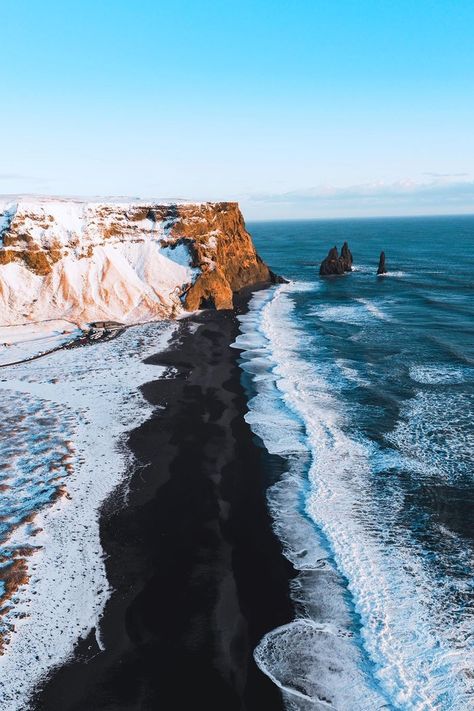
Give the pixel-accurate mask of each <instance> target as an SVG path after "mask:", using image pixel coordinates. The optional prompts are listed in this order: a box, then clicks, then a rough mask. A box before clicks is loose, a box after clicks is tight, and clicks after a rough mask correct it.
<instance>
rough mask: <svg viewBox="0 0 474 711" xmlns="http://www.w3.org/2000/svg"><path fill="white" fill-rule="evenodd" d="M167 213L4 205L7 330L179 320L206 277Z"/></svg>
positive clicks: (28, 201)
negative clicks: (48, 323)
mask: <svg viewBox="0 0 474 711" xmlns="http://www.w3.org/2000/svg"><path fill="white" fill-rule="evenodd" d="M165 206H166V203H165ZM162 208H163V203H161V204H157V205H155V206H154V205H153V204H150V203H145V202H142V201H136V202H119V201H117V202H115V201H109V200H108V201H107V202H104V201H99V200H97V201H94V200H92V201H90V200H88V201H87V202H84V201H80V200H74V199H65V198H54V199H53V198H32V197H26V198H13V197H12V198H8V197H5V196H4V197H0V252H1V253H2V254H0V256H2V255H3V262H2V263H1V264H0V319H1V323H2V324H8V325H14V324H17V323H22V322H24V321H45V320H47V319H57V318H62V319H66V320H68V321H73V322H74V323H76V324H77V325H79V326H80V325H84V324H86V323H88V322H90V321H98V320H115V321H121V322H124V323H138V322H144V321H148V320H151V319H154V318H163V317H168V316H170V315H176V314H177V313H179V312H180V311H181V310H182V307H181V302H180V299H179V295H180V294H181V293H182V291H183V289H184V288H185V287H186V286H187V285H190V284H191V283H192V282H193V281H194V279H195V278H196V276H197V273H198V271H199V270H196V269H193V268H192V266H191V261H192V258H191V255H190V254H189V251H188V249H187V247H186V246H185V245H183V244H181V245H178V246H177V247H175V246H174V245H173V243H172V240H171V241H170V231H171V228H172V226H173V224H174V222H173V219H172V218H163V217H160V215H161V214H163V213H162V212H160V210H162ZM165 213H166V210H165ZM35 261H36V262H37V263H38V264H39V265H40V266H39V268H38V267H36V268H35V267H34V266H32V264H33V263H34V262H35ZM28 262H30V263H28ZM50 268H51V271H49V269H50Z"/></svg>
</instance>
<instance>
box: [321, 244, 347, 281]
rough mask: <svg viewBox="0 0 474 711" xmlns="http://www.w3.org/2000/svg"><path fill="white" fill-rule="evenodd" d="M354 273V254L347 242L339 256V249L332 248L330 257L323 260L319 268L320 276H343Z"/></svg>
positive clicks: (329, 253)
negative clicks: (346, 273)
mask: <svg viewBox="0 0 474 711" xmlns="http://www.w3.org/2000/svg"><path fill="white" fill-rule="evenodd" d="M351 271H352V253H351V251H350V249H349V245H348V244H347V242H344V244H343V245H342V249H341V254H340V255H339V252H338V249H337V247H332V248H331V249H330V250H329V252H328V256H327V257H326V258H325V259H323V261H322V262H321V266H320V267H319V275H320V276H333V275H341V274H344V273H345V272H351Z"/></svg>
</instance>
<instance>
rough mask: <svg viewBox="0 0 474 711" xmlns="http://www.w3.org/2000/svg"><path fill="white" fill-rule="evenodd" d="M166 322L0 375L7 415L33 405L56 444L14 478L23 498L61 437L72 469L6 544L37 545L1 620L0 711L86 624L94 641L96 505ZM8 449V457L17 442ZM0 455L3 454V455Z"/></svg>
mask: <svg viewBox="0 0 474 711" xmlns="http://www.w3.org/2000/svg"><path fill="white" fill-rule="evenodd" d="M174 328H175V325H170V324H167V323H163V322H162V323H151V324H147V325H145V326H137V327H132V328H130V329H128V330H127V331H126V332H125V333H124V334H123V335H122V336H121V337H120V338H118V339H115V340H113V341H109V342H104V343H100V344H97V345H96V346H94V347H86V348H77V349H72V350H66V351H60V352H57V353H54V354H52V355H50V356H47V357H45V358H43V359H41V360H37V361H34V362H30V363H28V364H22V365H19V366H15V367H14V368H10V369H7V370H3V371H1V374H2V375H3V379H2V380H1V382H0V388H1V389H0V401H1V402H2V405H4V406H5V407H7V408H8V412H9V413H10V414H11V416H12V417H14V415H15V413H16V412H18V413H21V411H22V410H26V411H28V412H29V413H34V412H35V411H36V410H37V411H38V412H41V411H43V412H44V413H46V414H48V416H49V417H50V418H51V419H52V420H53V424H54V422H57V423H58V426H57V427H56V429H55V427H52V426H51V425H50V424H48V425H47V426H46V423H43V430H44V429H45V428H47V429H48V432H50V437H51V436H52V434H54V433H56V440H55V442H54V443H53V444H52V445H51V447H50V449H51V450H52V451H51V452H50V453H49V455H48V457H47V458H44V460H41V459H40V460H39V461H38V462H37V469H36V472H35V479H34V480H33V479H32V478H31V477H30V479H31V481H28V482H25V484H24V488H25V490H26V491H28V492H29V495H30V497H31V496H33V495H34V494H35V492H36V493H37V492H38V490H41V480H42V478H44V480H45V481H47V471H48V466H47V465H48V463H49V462H50V461H53V463H54V462H55V461H56V460H58V458H60V456H61V455H62V453H63V450H64V447H65V444H66V442H67V441H70V442H71V443H72V445H73V448H74V456H73V457H72V460H71V463H72V464H73V467H74V469H73V471H72V472H71V473H67V472H65V471H64V470H63V469H60V471H59V475H60V476H61V477H62V481H64V483H65V484H66V487H67V491H68V494H69V497H70V498H61V499H59V500H58V501H57V502H56V503H55V504H53V505H52V506H50V507H46V508H45V507H43V508H42V509H41V510H40V512H39V514H38V515H37V517H36V518H35V520H34V528H35V529H36V531H37V532H36V535H35V536H34V537H33V538H32V534H33V533H34V531H32V527H31V525H30V524H25V525H24V526H21V527H19V528H17V529H16V530H15V531H14V533H13V534H12V536H11V538H10V540H9V542H8V545H10V546H15V545H19V544H24V543H25V542H26V543H28V542H32V543H33V544H34V545H36V546H42V549H41V550H40V551H39V552H37V553H35V554H34V555H33V556H32V557H31V558H30V559H29V574H30V575H31V579H30V583H29V584H28V585H26V586H23V587H22V588H20V590H19V591H18V593H17V595H16V596H15V597H14V599H13V601H12V602H13V608H12V611H11V612H10V614H9V621H10V622H11V623H12V624H14V626H15V628H16V630H15V632H14V633H13V634H12V639H11V643H10V645H9V647H8V648H7V651H6V654H5V655H4V656H3V657H1V658H0V708H1V709H2V711H20V710H22V709H26V708H27V699H28V696H29V694H30V693H31V692H32V690H33V688H34V686H35V684H37V683H38V682H39V680H40V679H41V678H42V677H43V676H44V675H45V674H46V673H47V672H48V670H49V669H51V667H53V666H55V665H58V664H60V663H63V662H64V661H65V660H66V659H67V658H68V657H69V656H70V655H71V653H72V650H73V646H74V643H75V642H76V641H77V639H78V638H79V637H84V636H86V635H87V634H88V633H89V632H90V631H91V630H93V629H94V628H95V629H96V636H97V639H98V642H99V643H100V631H99V623H100V616H101V613H102V610H103V608H104V604H105V602H106V599H107V597H108V596H109V594H110V589H109V584H108V582H107V579H106V575H105V567H104V560H103V552H102V549H101V546H100V539H99V507H100V506H101V504H102V503H103V502H104V500H105V499H106V498H107V497H108V496H109V495H110V494H111V492H112V491H113V490H114V488H115V487H116V486H117V485H118V484H119V483H120V482H122V481H123V480H124V479H123V478H124V475H125V472H126V471H127V465H129V464H130V461H129V455H128V454H127V450H126V448H125V447H124V446H123V445H122V444H121V441H122V440H121V438H122V436H123V435H124V434H125V433H126V432H127V431H128V430H130V429H131V428H132V427H135V426H138V425H139V424H140V423H141V422H142V421H143V420H144V419H146V417H147V416H148V415H149V414H150V412H151V407H150V406H149V405H148V404H147V403H146V402H145V401H144V399H143V398H142V396H141V394H140V392H139V390H138V387H139V386H140V385H141V384H142V383H144V382H146V381H147V380H151V379H152V378H154V377H157V376H159V375H160V374H161V373H162V372H163V369H162V368H160V367H157V366H150V365H145V364H144V363H143V362H142V360H143V359H144V358H145V357H146V356H147V355H149V354H151V353H155V352H157V351H159V350H162V349H163V348H164V346H165V344H166V342H167V340H168V339H169V337H170V336H171V334H172V332H173V330H174ZM31 417H33V414H31V415H30V419H31ZM59 423H60V424H61V429H58V427H59ZM27 424H28V427H27V428H23V430H22V433H21V432H19V433H17V440H18V437H20V439H21V436H24V438H25V442H24V446H25V447H26V449H29V448H30V447H31V446H32V445H33V443H34V442H35V441H36V440H37V439H38V437H41V436H42V429H41V422H39V423H38V422H37V423H36V425H35V423H34V422H33V423H32V422H31V421H28V423H27ZM51 427H52V428H51ZM51 432H52V434H51ZM13 449H14V450H15V452H16V454H17V455H18V453H19V452H20V449H21V447H20V443H19V444H18V447H17V448H16V449H15V448H14V447H13ZM2 455H3V456H4V457H5V456H7V458H8V452H7V453H6V455H5V452H4V451H3V452H2ZM20 455H21V452H20ZM6 463H7V464H8V465H9V466H10V469H11V477H10V484H12V486H17V485H18V482H15V478H14V477H15V474H16V475H17V476H19V473H18V457H17V459H16V462H15V460H14V458H13V457H11V458H10V461H7V462H6ZM25 466H26V464H25ZM20 473H21V472H20ZM35 487H36V488H35ZM12 491H13V489H12ZM38 529H41V530H40V531H38Z"/></svg>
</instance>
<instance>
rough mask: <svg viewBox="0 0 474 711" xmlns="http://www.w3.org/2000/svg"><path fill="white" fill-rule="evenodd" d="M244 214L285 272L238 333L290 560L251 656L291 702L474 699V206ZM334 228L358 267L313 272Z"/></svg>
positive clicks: (353, 710) (364, 704)
mask: <svg viewBox="0 0 474 711" xmlns="http://www.w3.org/2000/svg"><path fill="white" fill-rule="evenodd" d="M249 230H250V231H251V233H252V236H253V238H254V241H255V243H256V246H257V248H258V250H259V252H260V254H261V255H262V257H263V258H264V260H265V261H266V262H267V263H268V264H269V265H270V266H271V267H272V268H273V269H274V271H276V272H278V273H281V274H283V275H285V276H286V277H287V278H289V279H291V280H292V281H291V283H290V284H289V285H287V286H286V285H285V286H281V287H276V288H275V289H273V290H272V291H271V292H268V291H267V292H260V293H258V294H257V295H256V296H255V297H254V299H253V302H252V305H251V310H250V313H249V314H248V315H247V316H245V317H243V318H242V336H241V337H240V339H239V345H240V346H241V347H242V348H244V349H245V353H244V355H243V362H242V367H243V369H244V371H245V374H246V378H247V384H248V386H249V388H250V390H249V393H250V395H251V399H250V402H249V408H250V411H249V415H248V421H249V422H250V424H251V425H252V427H253V429H254V431H255V432H256V434H258V435H259V436H260V437H261V438H262V440H263V441H264V443H265V445H266V446H267V447H268V449H269V450H270V451H272V452H275V453H279V454H281V455H283V456H285V457H286V458H287V461H288V462H289V465H288V474H287V475H286V476H285V477H283V479H282V481H281V482H279V483H278V484H277V485H275V486H274V487H273V489H272V490H271V491H270V497H269V501H270V506H271V509H272V512H273V515H274V521H275V528H276V531H277V533H278V535H279V536H280V538H281V539H282V541H283V544H284V547H285V552H286V554H287V556H288V557H289V558H290V559H291V560H292V562H293V563H294V565H295V567H296V568H297V569H298V570H299V571H300V573H299V575H298V577H297V578H296V581H295V583H294V587H293V597H294V599H295V602H296V603H297V610H298V616H297V619H296V621H295V622H294V623H293V624H292V625H289V626H288V627H287V628H283V629H280V630H275V631H274V632H273V633H271V634H270V635H268V636H267V638H265V639H264V640H263V641H262V643H261V645H260V646H259V648H258V649H257V650H256V659H257V662H258V663H259V664H260V666H261V668H262V669H263V670H264V671H265V672H266V673H268V674H269V675H270V676H271V677H272V678H273V679H274V681H275V682H276V683H278V684H279V685H280V686H281V687H282V689H283V690H284V694H285V698H286V699H287V701H288V703H289V704H293V708H298V709H299V708H302V709H306V708H311V709H313V708H319V707H320V708H327V705H328V704H329V705H330V706H333V707H335V708H337V709H340V710H341V711H342V710H343V709H344V710H345V709H347V710H348V711H359V710H360V711H365V710H366V709H378V708H390V709H459V710H460V711H461V710H463V711H464V709H470V708H474V595H473V580H474V577H473V576H474V556H473V548H474V481H473V479H474V217H442V218H410V219H408V218H406V219H405V218H403V219H370V220H340V221H311V222H309V221H304V222H280V223H276V222H271V223H270V222H269V223H255V224H251V225H249ZM344 240H347V241H348V242H349V246H350V248H351V250H352V253H353V255H354V267H355V270H354V272H352V273H351V274H348V275H346V276H344V277H337V278H329V279H328V278H326V279H320V278H319V276H318V268H319V263H320V261H321V259H322V258H323V257H324V256H325V255H326V253H327V251H328V249H329V247H331V246H333V245H334V244H336V245H338V247H341V245H342V243H343V241H344ZM382 249H383V250H385V253H386V257H387V266H388V270H389V273H388V275H387V276H384V277H379V278H377V277H376V275H375V273H376V269H377V263H378V257H379V254H380V251H381V250H382ZM315 704H316V706H315Z"/></svg>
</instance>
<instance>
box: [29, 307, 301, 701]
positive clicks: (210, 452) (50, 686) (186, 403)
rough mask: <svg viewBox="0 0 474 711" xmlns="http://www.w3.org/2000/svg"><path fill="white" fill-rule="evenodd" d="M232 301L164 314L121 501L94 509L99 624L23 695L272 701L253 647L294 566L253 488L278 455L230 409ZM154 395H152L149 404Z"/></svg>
mask: <svg viewBox="0 0 474 711" xmlns="http://www.w3.org/2000/svg"><path fill="white" fill-rule="evenodd" d="M243 309H245V303H244V302H242V304H241V306H239V307H238V308H237V312H236V313H234V312H229V311H206V312H202V313H201V314H199V315H196V316H193V317H189V318H188V319H185V320H183V321H182V322H180V323H179V324H178V328H177V331H176V332H175V335H174V336H173V338H172V340H171V342H170V344H169V345H168V348H167V349H166V350H165V351H164V352H162V353H158V354H157V355H155V356H152V357H151V358H148V359H147V360H146V361H145V362H146V363H147V364H155V365H160V366H164V367H167V368H168V369H169V371H168V373H167V375H166V376H165V377H163V378H161V379H158V380H154V381H151V382H149V383H147V384H146V385H144V386H142V388H141V390H142V393H143V395H144V397H145V399H146V400H147V401H148V403H149V404H151V405H152V406H154V407H155V408H156V409H155V410H154V412H153V415H152V416H151V418H150V419H148V420H147V421H146V422H145V423H144V424H142V425H141V426H139V427H138V428H136V429H135V430H133V431H132V432H131V433H130V435H129V440H128V444H129V447H130V449H131V451H132V453H133V454H134V456H135V457H136V461H137V465H136V466H135V467H134V469H135V471H134V473H133V476H132V479H131V482H130V483H129V485H128V488H129V498H128V505H127V506H126V507H125V508H123V507H121V506H120V504H119V499H120V495H121V494H120V492H119V491H116V492H115V495H113V496H112V497H111V498H109V500H108V502H107V504H106V505H105V507H104V508H103V511H102V515H101V524H100V525H101V541H102V545H103V548H104V552H105V555H106V560H105V565H106V570H107V578H108V581H109V584H110V586H111V588H112V589H113V590H114V592H113V594H112V596H111V597H110V598H109V600H108V602H107V604H106V608H105V612H104V616H103V619H102V624H101V630H100V633H101V638H102V641H103V643H104V646H105V651H102V652H101V651H100V649H99V647H98V643H97V641H96V638H95V631H94V630H93V631H92V632H91V634H90V635H89V637H88V638H87V640H83V641H81V642H80V643H79V644H78V645H77V648H76V653H75V656H74V658H73V660H71V662H69V663H68V664H66V665H65V666H63V667H60V668H59V669H57V670H56V671H55V672H53V673H52V675H51V677H50V679H49V680H48V681H47V682H46V683H45V685H44V687H43V688H42V689H41V690H40V691H39V692H38V693H37V695H36V697H34V703H33V708H34V709H36V710H37V711H52V709H57V708H61V709H62V711H68V710H70V711H76V710H77V711H78V710H79V709H84V708H87V709H88V710H89V711H94V709H102V710H104V709H129V710H130V711H132V710H135V709H136V710H137V711H138V709H143V710H146V709H155V708H161V709H187V708H190V707H191V705H198V704H199V705H203V704H204V707H205V708H206V709H207V710H208V711H211V710H212V709H216V711H217V709H219V711H222V709H226V711H227V710H228V711H232V710H233V709H236V710H242V711H243V710H244V709H245V710H246V711H247V710H248V711H253V710H255V711H256V710H257V709H259V710H260V709H262V708H265V709H269V711H279V710H280V709H283V702H282V699H281V694H280V691H279V690H278V688H277V687H276V686H275V685H274V684H273V683H272V682H271V681H270V679H269V678H268V677H267V676H266V675H265V674H263V672H261V671H260V669H259V668H258V667H257V665H256V663H255V661H254V659H253V650H254V648H255V647H256V645H257V644H258V642H259V641H260V639H261V638H262V637H263V635H264V634H266V633H267V632H269V631H270V630H272V629H274V628H275V627H278V626H280V625H283V624H285V623H288V622H290V621H291V620H292V619H293V617H294V614H293V604H292V602H291V600H290V596H289V581H290V579H291V578H292V577H293V575H294V571H293V568H292V566H291V564H290V563H289V562H288V561H287V560H286V559H285V558H284V557H283V554H282V551H281V545H280V542H279V541H278V540H277V538H276V536H275V534H274V533H273V530H272V522H271V518H270V514H269V511H268V509H267V505H266V497H265V492H266V489H267V487H268V486H269V485H271V484H272V483H274V481H275V480H276V479H278V477H279V475H280V474H281V472H282V471H283V468H284V466H285V462H284V460H282V459H281V458H279V457H276V456H274V455H270V454H268V452H266V450H265V449H263V448H262V447H261V446H259V445H258V444H257V443H256V440H255V437H254V435H253V434H252V432H251V430H250V427H249V426H248V425H247V423H246V422H245V420H244V414H245V412H246V411H247V404H246V396H245V392H244V390H243V387H242V385H241V382H240V379H241V371H240V368H239V365H238V358H239V351H238V350H237V349H235V348H231V345H230V344H231V343H232V342H233V341H234V340H235V337H236V335H237V334H238V322H237V315H238V313H239V312H241V311H242V310H243ZM163 406H164V407H163Z"/></svg>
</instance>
